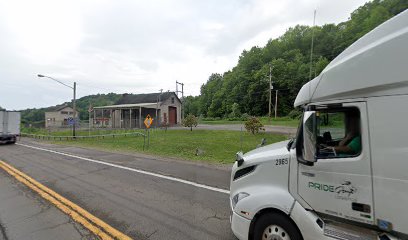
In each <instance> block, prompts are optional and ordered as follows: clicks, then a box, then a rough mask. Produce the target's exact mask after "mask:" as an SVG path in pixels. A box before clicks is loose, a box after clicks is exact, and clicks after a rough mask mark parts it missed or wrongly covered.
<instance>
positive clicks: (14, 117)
mask: <svg viewBox="0 0 408 240" xmlns="http://www.w3.org/2000/svg"><path fill="white" fill-rule="evenodd" d="M20 122H21V114H20V112H17V111H5V110H0V144H4V143H16V140H17V137H18V136H19V135H20Z"/></svg>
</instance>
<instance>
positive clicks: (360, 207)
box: [351, 202, 371, 213]
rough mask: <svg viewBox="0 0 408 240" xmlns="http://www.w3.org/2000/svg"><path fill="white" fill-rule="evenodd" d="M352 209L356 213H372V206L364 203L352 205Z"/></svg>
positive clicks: (353, 203)
mask: <svg viewBox="0 0 408 240" xmlns="http://www.w3.org/2000/svg"><path fill="white" fill-rule="evenodd" d="M351 209H353V210H354V211H359V212H364V213H371V206H370V205H368V204H364V203H356V202H352V203H351Z"/></svg>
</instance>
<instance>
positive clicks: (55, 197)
mask: <svg viewBox="0 0 408 240" xmlns="http://www.w3.org/2000/svg"><path fill="white" fill-rule="evenodd" d="M0 167H1V168H3V169H4V170H5V171H6V172H7V173H9V174H10V175H12V176H13V177H15V178H16V179H17V180H18V181H20V182H21V183H23V184H25V185H26V186H28V187H29V188H31V189H32V190H33V191H35V192H37V193H38V194H39V195H40V196H41V197H43V198H44V199H46V200H48V201H50V202H51V203H52V204H54V205H55V206H56V207H57V208H59V209H60V210H61V211H63V212H64V213H66V214H68V215H69V216H71V218H72V219H73V220H74V221H76V222H78V223H80V224H82V225H83V226H84V227H86V228H87V229H88V230H90V231H91V232H92V233H94V234H95V235H97V236H99V237H100V238H101V239H103V240H105V239H106V240H110V239H119V240H130V239H131V238H130V237H128V236H126V235H125V234H123V233H121V232H119V231H118V230H116V229H115V228H113V227H111V226H110V225H108V224H107V223H105V222H104V221H102V220H101V219H99V218H97V217H95V216H93V215H92V214H91V213H89V212H88V211H86V210H85V209H83V208H81V207H79V206H78V205H76V204H75V203H73V202H71V201H70V200H68V199H66V198H64V197H63V196H61V195H59V194H58V193H56V192H54V191H53V190H51V189H49V188H47V187H46V186H44V185H42V184H41V183H39V182H38V181H36V180H34V179H33V178H31V177H30V176H28V175H26V174H25V173H23V172H21V171H19V170H17V169H16V168H14V167H12V166H11V165H9V164H7V163H5V162H4V161H1V160H0Z"/></svg>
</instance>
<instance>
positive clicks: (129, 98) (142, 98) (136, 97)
mask: <svg viewBox="0 0 408 240" xmlns="http://www.w3.org/2000/svg"><path fill="white" fill-rule="evenodd" d="M159 95H160V102H163V101H166V100H167V99H168V98H169V97H170V96H176V98H177V100H178V101H180V99H179V98H178V97H177V95H176V94H175V93H174V92H164V93H146V94H123V96H122V98H121V99H119V100H118V101H117V102H116V103H115V105H121V104H138V103H156V102H157V101H158V99H159Z"/></svg>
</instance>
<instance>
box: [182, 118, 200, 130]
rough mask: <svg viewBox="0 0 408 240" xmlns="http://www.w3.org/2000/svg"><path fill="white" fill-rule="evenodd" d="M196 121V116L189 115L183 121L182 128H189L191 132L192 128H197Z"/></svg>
mask: <svg viewBox="0 0 408 240" xmlns="http://www.w3.org/2000/svg"><path fill="white" fill-rule="evenodd" d="M197 124H198V119H197V117H196V116H194V115H192V114H189V115H187V117H185V118H184V119H183V126H184V127H189V128H190V131H193V127H197Z"/></svg>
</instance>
